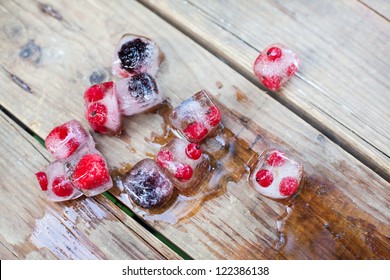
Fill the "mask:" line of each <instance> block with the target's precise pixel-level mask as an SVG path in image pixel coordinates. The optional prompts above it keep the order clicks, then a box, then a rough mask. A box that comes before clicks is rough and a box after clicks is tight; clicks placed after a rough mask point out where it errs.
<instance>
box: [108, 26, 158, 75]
mask: <svg viewBox="0 0 390 280" xmlns="http://www.w3.org/2000/svg"><path fill="white" fill-rule="evenodd" d="M163 58H164V55H163V54H162V52H161V51H160V49H159V47H158V46H157V44H156V43H155V42H153V41H152V40H150V39H149V38H146V37H143V36H139V35H134V34H125V35H123V37H122V38H121V39H120V41H119V43H118V45H117V46H116V48H115V51H114V56H113V60H112V73H113V74H114V75H116V76H120V77H124V78H127V77H130V76H133V75H136V74H139V73H148V74H150V75H152V76H155V75H156V73H157V71H158V66H159V65H160V63H161V61H162V60H163Z"/></svg>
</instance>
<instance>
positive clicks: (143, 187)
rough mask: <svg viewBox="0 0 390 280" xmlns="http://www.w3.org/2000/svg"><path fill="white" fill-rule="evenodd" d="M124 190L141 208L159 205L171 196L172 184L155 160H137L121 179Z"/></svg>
mask: <svg viewBox="0 0 390 280" xmlns="http://www.w3.org/2000/svg"><path fill="white" fill-rule="evenodd" d="M122 183H123V186H124V188H125V190H126V192H127V193H128V194H129V196H130V198H131V199H132V201H133V202H134V203H136V204H137V205H139V206H141V207H143V208H155V207H161V206H163V205H164V204H166V203H167V202H168V201H169V199H170V198H171V196H172V193H173V184H172V182H171V181H170V180H169V178H168V176H167V174H166V173H165V171H164V170H162V169H161V168H160V167H159V166H158V165H157V163H156V162H155V161H153V160H151V159H144V160H141V161H140V162H138V163H137V164H136V165H134V167H133V168H132V169H131V170H130V171H129V172H128V173H127V174H126V175H125V176H124V178H123V179H122Z"/></svg>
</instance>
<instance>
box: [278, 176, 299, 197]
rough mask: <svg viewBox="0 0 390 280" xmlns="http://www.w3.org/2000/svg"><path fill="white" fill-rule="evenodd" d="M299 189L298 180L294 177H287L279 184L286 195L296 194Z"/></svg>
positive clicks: (281, 191) (280, 189)
mask: <svg viewBox="0 0 390 280" xmlns="http://www.w3.org/2000/svg"><path fill="white" fill-rule="evenodd" d="M297 189H298V180H297V179H295V178H294V177H285V178H283V179H282V181H281V182H280V184H279V192H280V193H281V194H282V195H284V196H290V195H292V194H294V193H295V192H296V191H297Z"/></svg>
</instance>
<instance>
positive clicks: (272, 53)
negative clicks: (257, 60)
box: [267, 47, 282, 61]
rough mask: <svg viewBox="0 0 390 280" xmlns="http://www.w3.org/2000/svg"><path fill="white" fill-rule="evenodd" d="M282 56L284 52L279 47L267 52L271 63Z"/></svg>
mask: <svg viewBox="0 0 390 280" xmlns="http://www.w3.org/2000/svg"><path fill="white" fill-rule="evenodd" d="M281 56H282V50H281V49H280V48H278V47H271V48H269V49H268V51H267V57H268V59H269V60H271V61H275V60H276V59H278V58H280V57H281Z"/></svg>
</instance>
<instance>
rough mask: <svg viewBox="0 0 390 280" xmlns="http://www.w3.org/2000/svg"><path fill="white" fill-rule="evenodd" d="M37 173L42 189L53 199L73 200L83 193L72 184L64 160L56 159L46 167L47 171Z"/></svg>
mask: <svg viewBox="0 0 390 280" xmlns="http://www.w3.org/2000/svg"><path fill="white" fill-rule="evenodd" d="M36 175H37V177H38V181H39V183H40V186H41V189H42V191H43V192H44V193H45V194H46V196H47V198H48V199H49V200H51V201H65V200H71V199H75V198H78V197H80V196H82V195H83V193H82V192H81V191H79V190H78V189H75V188H74V187H73V185H72V184H71V182H70V180H69V175H68V173H67V172H66V168H65V163H63V162H60V161H58V160H57V161H54V162H52V163H50V164H49V166H48V167H47V168H46V172H38V173H37V174H36Z"/></svg>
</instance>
